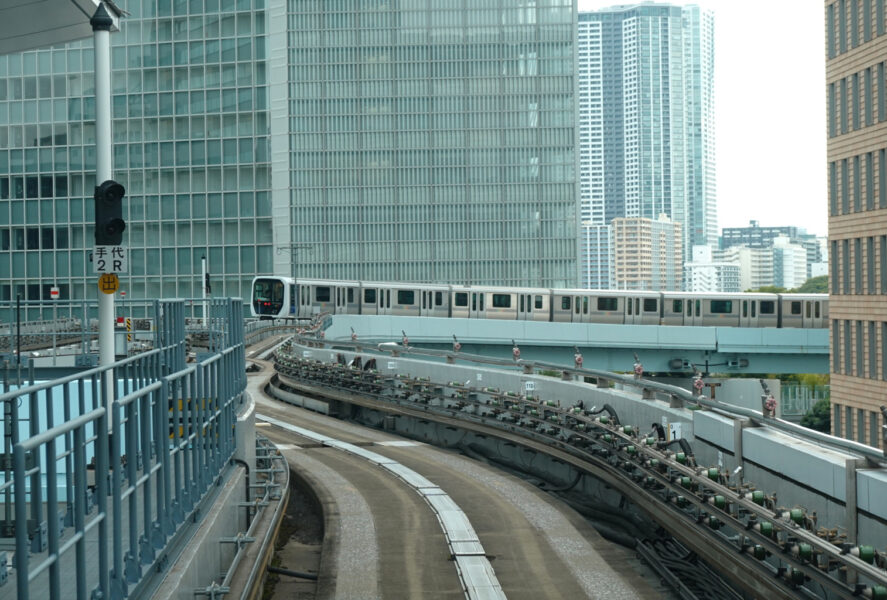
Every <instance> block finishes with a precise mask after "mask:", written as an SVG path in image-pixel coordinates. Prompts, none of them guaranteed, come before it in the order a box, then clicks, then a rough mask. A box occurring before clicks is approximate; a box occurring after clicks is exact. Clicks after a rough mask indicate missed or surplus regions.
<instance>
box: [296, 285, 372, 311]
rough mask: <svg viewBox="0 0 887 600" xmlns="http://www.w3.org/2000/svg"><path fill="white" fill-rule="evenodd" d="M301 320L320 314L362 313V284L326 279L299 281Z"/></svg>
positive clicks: (297, 290)
mask: <svg viewBox="0 0 887 600" xmlns="http://www.w3.org/2000/svg"><path fill="white" fill-rule="evenodd" d="M296 284H297V286H296V293H297V295H298V297H299V311H298V315H299V317H300V318H303V319H304V318H309V317H311V316H313V315H318V314H320V313H329V314H333V315H342V314H345V315H347V314H353V315H356V314H358V313H359V311H360V294H359V292H360V282H358V281H334V280H324V279H297V280H296Z"/></svg>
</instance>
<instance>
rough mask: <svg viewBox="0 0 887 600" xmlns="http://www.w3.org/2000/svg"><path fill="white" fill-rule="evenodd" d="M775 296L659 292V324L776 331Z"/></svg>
mask: <svg viewBox="0 0 887 600" xmlns="http://www.w3.org/2000/svg"><path fill="white" fill-rule="evenodd" d="M778 301H779V296H778V294H762V293H747V294H723V293H714V292H713V293H689V292H662V303H663V312H662V324H663V325H688V326H701V327H778V326H779V315H778V313H777V308H778Z"/></svg>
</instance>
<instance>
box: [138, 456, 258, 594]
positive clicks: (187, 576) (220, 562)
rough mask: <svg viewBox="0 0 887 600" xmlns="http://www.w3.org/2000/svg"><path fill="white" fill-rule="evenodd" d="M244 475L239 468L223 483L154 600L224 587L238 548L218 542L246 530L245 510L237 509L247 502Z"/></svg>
mask: <svg viewBox="0 0 887 600" xmlns="http://www.w3.org/2000/svg"><path fill="white" fill-rule="evenodd" d="M245 475H246V471H245V469H243V468H240V467H238V468H236V469H232V474H231V475H230V476H229V477H227V478H226V479H225V480H224V481H223V482H222V484H221V487H222V489H221V490H220V491H219V495H218V496H217V497H216V499H215V502H214V503H213V504H212V505H211V506H210V509H209V510H208V511H207V514H206V515H205V516H204V517H203V520H202V522H201V523H200V525H199V526H198V527H197V529H196V531H194V534H193V535H192V537H191V539H190V541H189V542H188V543H187V545H186V546H185V547H184V548H183V550H182V552H181V554H180V555H179V556H178V558H177V559H176V560H175V562H174V563H173V564H172V566H171V567H170V568H169V571H168V572H167V574H166V576H165V577H164V578H163V581H162V582H161V583H160V585H159V586H158V588H157V590H156V591H155V592H154V594H153V595H152V596H151V597H152V598H153V599H154V600H194V598H195V594H194V592H195V590H197V589H204V588H206V587H207V586H209V585H211V584H212V583H213V582H216V583H219V584H221V582H222V577H224V576H223V575H221V574H223V573H225V572H226V571H227V569H228V565H230V564H231V562H232V560H233V558H234V554H235V551H236V548H237V547H236V544H230V543H222V542H220V541H219V540H220V539H221V538H227V537H234V536H236V535H237V534H238V533H241V532H246V529H247V527H246V509H245V508H243V507H242V506H238V504H239V503H240V502H242V501H243V500H244V486H245V485H246V480H245Z"/></svg>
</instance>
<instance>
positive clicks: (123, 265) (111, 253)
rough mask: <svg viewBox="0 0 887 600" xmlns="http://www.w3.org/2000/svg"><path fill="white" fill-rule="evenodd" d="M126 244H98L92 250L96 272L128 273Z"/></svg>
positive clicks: (94, 270)
mask: <svg viewBox="0 0 887 600" xmlns="http://www.w3.org/2000/svg"><path fill="white" fill-rule="evenodd" d="M126 250H127V248H126V246H96V247H95V249H94V250H93V252H92V268H93V272H94V273H128V272H129V261H128V260H127V255H126V254H127V253H126Z"/></svg>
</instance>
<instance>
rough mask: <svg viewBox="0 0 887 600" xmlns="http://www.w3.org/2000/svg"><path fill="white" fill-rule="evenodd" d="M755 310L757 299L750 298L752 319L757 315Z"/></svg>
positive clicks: (756, 308)
mask: <svg viewBox="0 0 887 600" xmlns="http://www.w3.org/2000/svg"><path fill="white" fill-rule="evenodd" d="M757 310H758V301H757V300H752V301H751V318H752V319H754V318H755V317H757V316H758V315H757Z"/></svg>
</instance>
